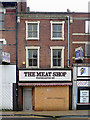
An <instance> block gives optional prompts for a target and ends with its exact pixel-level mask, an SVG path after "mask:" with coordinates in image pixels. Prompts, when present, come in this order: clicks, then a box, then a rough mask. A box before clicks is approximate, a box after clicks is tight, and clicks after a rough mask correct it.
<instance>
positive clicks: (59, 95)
mask: <svg viewBox="0 0 90 120" xmlns="http://www.w3.org/2000/svg"><path fill="white" fill-rule="evenodd" d="M3 6H4V9H5V12H4V14H3V15H4V21H2V22H4V26H3V29H2V30H1V31H2V40H6V42H7V44H6V45H3V51H4V52H8V53H10V55H11V63H15V64H16V77H17V79H16V88H18V91H15V89H14V95H16V97H15V96H14V98H16V102H18V109H19V110H32V109H33V110H69V109H72V106H73V109H80V108H81V106H83V105H84V106H87V104H90V99H89V98H90V90H89V87H88V86H81V87H80V86H77V83H78V80H77V79H75V77H76V78H77V77H78V76H77V75H74V76H75V77H73V74H74V73H75V72H76V70H74V72H73V73H72V70H73V68H72V66H74V68H78V65H81V67H82V65H83V67H84V66H85V65H86V64H87V65H86V66H87V67H88V66H89V57H88V56H89V55H90V53H89V49H88V48H89V44H88V43H89V42H88V40H89V34H88V33H85V28H86V24H85V23H87V21H88V18H89V16H88V13H74V12H73V13H72V12H31V11H30V12H29V11H28V9H27V6H26V2H18V3H16V2H15V3H14V2H13V3H12V2H10V3H9V4H8V3H7V4H6V2H5V3H4V2H3ZM86 29H87V28H86ZM79 47H80V48H82V49H83V59H81V56H79V58H80V59H79V58H77V60H76V57H75V49H76V48H79ZM87 55H88V56H87ZM76 66H77V67H76ZM87 78H89V77H88V76H87ZM80 79H81V78H80ZM80 79H79V81H80ZM73 80H76V83H75V82H73ZM81 81H82V80H81ZM87 81H88V80H87ZM72 82H73V84H74V87H73V89H72ZM88 84H89V82H88ZM17 85H18V87H17ZM76 86H77V89H75V87H76ZM79 88H80V89H79ZM82 88H83V89H82ZM78 89H79V93H78V100H77V94H76V93H77V90H78ZM72 90H73V92H72ZM74 90H75V91H74ZM80 90H81V92H83V91H85V92H86V93H87V97H86V98H85V99H86V102H85V101H83V97H82V96H79V94H83V93H81V92H80ZM82 90H83V91H82ZM15 93H16V94H15ZM72 93H73V95H72ZM17 95H18V96H17ZM80 97H82V98H81V99H82V100H80ZM72 98H73V99H72ZM80 102H81V103H80ZM15 106H16V103H15V100H14V107H15Z"/></svg>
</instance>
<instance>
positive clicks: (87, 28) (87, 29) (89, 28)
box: [85, 20, 90, 34]
mask: <svg viewBox="0 0 90 120" xmlns="http://www.w3.org/2000/svg"><path fill="white" fill-rule="evenodd" d="M85 33H86V34H90V20H86V21H85Z"/></svg>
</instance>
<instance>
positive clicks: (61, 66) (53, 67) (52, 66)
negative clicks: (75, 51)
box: [51, 66, 64, 68]
mask: <svg viewBox="0 0 90 120" xmlns="http://www.w3.org/2000/svg"><path fill="white" fill-rule="evenodd" d="M51 68H64V67H62V66H60V67H58V66H55V67H53V66H52V67H51Z"/></svg>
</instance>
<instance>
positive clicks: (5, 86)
mask: <svg viewBox="0 0 90 120" xmlns="http://www.w3.org/2000/svg"><path fill="white" fill-rule="evenodd" d="M13 83H16V65H0V109H13Z"/></svg>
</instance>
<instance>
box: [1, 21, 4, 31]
mask: <svg viewBox="0 0 90 120" xmlns="http://www.w3.org/2000/svg"><path fill="white" fill-rule="evenodd" d="M2 28H4V22H3V21H0V29H2Z"/></svg>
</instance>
